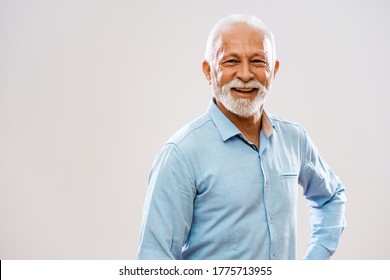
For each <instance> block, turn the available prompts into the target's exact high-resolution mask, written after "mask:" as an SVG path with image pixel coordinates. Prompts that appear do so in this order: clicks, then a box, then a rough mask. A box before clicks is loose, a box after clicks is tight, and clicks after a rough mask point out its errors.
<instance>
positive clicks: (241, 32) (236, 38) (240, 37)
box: [219, 25, 271, 53]
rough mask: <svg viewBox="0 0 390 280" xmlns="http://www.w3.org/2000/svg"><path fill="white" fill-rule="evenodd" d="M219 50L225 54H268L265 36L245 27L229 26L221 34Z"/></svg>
mask: <svg viewBox="0 0 390 280" xmlns="http://www.w3.org/2000/svg"><path fill="white" fill-rule="evenodd" d="M220 40H221V41H220V50H219V51H222V52H224V53H226V52H238V53H240V52H243V51H244V52H259V53H269V52H270V51H271V49H270V43H269V39H268V38H267V36H265V35H264V33H263V32H262V31H261V30H259V29H255V28H252V27H249V26H246V25H236V26H229V27H227V28H225V29H224V30H223V31H222V32H221V37H220Z"/></svg>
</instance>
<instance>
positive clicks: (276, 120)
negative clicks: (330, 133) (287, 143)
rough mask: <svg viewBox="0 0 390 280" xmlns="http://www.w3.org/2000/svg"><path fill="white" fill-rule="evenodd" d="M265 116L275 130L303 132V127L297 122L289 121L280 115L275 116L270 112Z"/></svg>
mask: <svg viewBox="0 0 390 280" xmlns="http://www.w3.org/2000/svg"><path fill="white" fill-rule="evenodd" d="M267 116H268V118H269V120H270V122H271V124H272V126H273V127H274V129H275V130H276V131H277V132H282V133H283V132H290V133H298V134H305V129H304V128H303V126H302V124H300V123H298V122H293V121H289V120H286V119H284V118H282V117H279V116H275V115H272V114H267Z"/></svg>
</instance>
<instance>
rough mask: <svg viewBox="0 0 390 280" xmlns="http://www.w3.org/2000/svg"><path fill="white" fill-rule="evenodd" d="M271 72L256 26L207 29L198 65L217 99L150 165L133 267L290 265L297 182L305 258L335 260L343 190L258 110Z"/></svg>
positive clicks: (263, 31) (274, 63) (269, 50)
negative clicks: (304, 219) (304, 220)
mask: <svg viewBox="0 0 390 280" xmlns="http://www.w3.org/2000/svg"><path fill="white" fill-rule="evenodd" d="M278 68H279V61H278V60H277V59H276V56H275V44H274V38H273V35H272V33H271V32H270V31H269V30H268V29H267V27H266V26H265V25H264V24H263V23H262V22H261V20H259V19H258V18H256V17H253V16H242V15H233V16H229V17H226V18H224V19H222V20H221V21H220V22H218V23H217V24H216V25H215V26H214V28H213V29H212V31H211V33H210V36H209V38H208V42H207V49H206V60H205V61H204V62H203V72H204V74H205V76H206V78H207V80H208V81H209V83H210V84H211V85H212V87H213V92H214V97H213V99H212V101H211V103H210V105H209V108H208V110H207V113H205V114H204V115H202V116H201V117H200V118H198V119H196V120H195V121H193V122H191V123H189V124H187V125H186V126H185V127H184V128H182V129H181V130H179V131H178V132H177V133H176V134H174V135H173V136H172V137H171V138H170V140H168V142H167V143H166V144H165V145H164V146H163V148H162V149H161V150H160V152H159V153H158V155H157V157H156V159H155V161H154V163H153V167H152V170H151V173H150V176H149V188H148V193H147V197H146V202H145V209H144V217H143V223H142V228H141V238H140V246H139V250H138V258H139V259H295V258H296V243H297V241H296V233H297V225H296V219H297V194H298V188H297V185H298V184H299V185H301V186H302V187H303V193H304V195H305V197H306V198H307V199H308V201H309V205H310V206H311V207H312V210H311V219H310V220H311V225H312V235H311V239H310V242H309V246H308V249H307V253H306V255H305V256H304V258H305V259H329V258H330V257H331V255H332V254H333V253H334V252H335V250H336V247H337V244H338V241H339V238H340V235H341V232H342V231H343V228H344V203H345V195H344V187H343V186H342V184H341V183H340V181H339V179H338V177H337V176H336V175H335V174H334V173H333V171H332V170H331V169H330V168H329V166H328V165H327V164H326V163H325V161H324V160H323V159H322V158H321V157H320V155H319V154H318V151H317V149H316V148H315V147H314V145H313V143H312V141H311V140H310V138H309V137H308V135H307V133H306V131H305V130H304V128H303V127H302V126H301V125H299V124H297V123H292V122H289V121H286V120H284V119H281V118H279V117H275V116H271V115H269V114H267V113H266V112H265V111H264V102H265V100H266V98H267V97H268V95H269V92H270V90H271V84H272V81H273V79H274V77H275V75H276V73H277V71H278Z"/></svg>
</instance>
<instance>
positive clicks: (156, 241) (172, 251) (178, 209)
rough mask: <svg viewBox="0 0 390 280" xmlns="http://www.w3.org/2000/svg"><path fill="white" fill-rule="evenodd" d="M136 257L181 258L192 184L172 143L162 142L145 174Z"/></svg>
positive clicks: (186, 168)
mask: <svg viewBox="0 0 390 280" xmlns="http://www.w3.org/2000/svg"><path fill="white" fill-rule="evenodd" d="M148 185H149V187H148V191H147V195H146V200H145V205H144V213H143V221H142V227H141V237H140V244H139V249H138V254H137V258H138V259H160V260H162V259H181V252H182V247H183V245H184V243H185V241H186V239H187V235H188V232H189V230H190V228H191V222H192V213H193V201H194V198H195V194H196V191H195V187H194V183H193V180H192V177H191V174H190V171H189V168H188V165H187V163H186V162H185V160H184V157H183V155H182V153H181V151H180V150H179V148H178V147H177V146H176V145H175V144H167V145H165V146H164V147H163V148H162V149H161V151H160V152H159V154H158V155H157V157H156V159H155V161H154V163H153V167H152V170H151V172H150V175H149V181H148Z"/></svg>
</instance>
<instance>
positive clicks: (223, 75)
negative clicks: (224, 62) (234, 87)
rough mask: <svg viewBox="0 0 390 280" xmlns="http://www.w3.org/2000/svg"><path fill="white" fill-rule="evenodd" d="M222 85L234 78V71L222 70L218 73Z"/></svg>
mask: <svg viewBox="0 0 390 280" xmlns="http://www.w3.org/2000/svg"><path fill="white" fill-rule="evenodd" d="M217 75H218V76H217V77H218V80H219V82H220V85H221V87H222V86H223V85H225V84H227V83H229V82H231V81H232V80H234V78H235V76H234V71H221V72H219V73H218V74H217Z"/></svg>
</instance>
